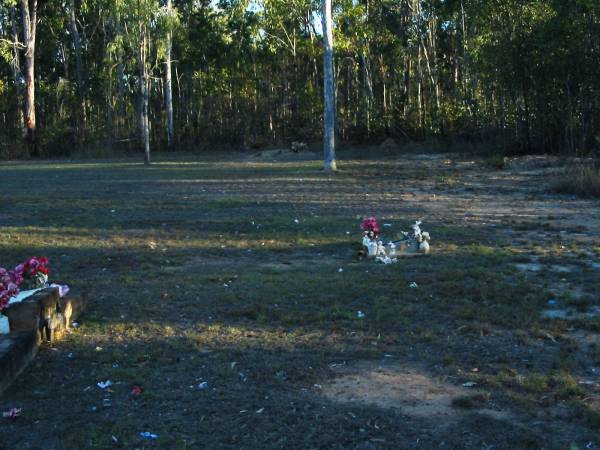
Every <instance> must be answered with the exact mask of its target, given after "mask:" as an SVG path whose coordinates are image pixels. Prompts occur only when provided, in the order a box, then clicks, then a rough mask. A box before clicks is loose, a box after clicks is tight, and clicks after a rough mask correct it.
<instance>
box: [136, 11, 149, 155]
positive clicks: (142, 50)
mask: <svg viewBox="0 0 600 450" xmlns="http://www.w3.org/2000/svg"><path fill="white" fill-rule="evenodd" d="M139 33H140V35H139V43H138V69H139V95H140V99H139V104H140V117H139V120H140V139H141V142H142V145H143V147H144V164H150V122H149V119H148V68H147V66H146V52H147V36H146V33H147V29H146V24H145V23H141V22H140V23H139Z"/></svg>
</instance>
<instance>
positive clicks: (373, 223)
mask: <svg viewBox="0 0 600 450" xmlns="http://www.w3.org/2000/svg"><path fill="white" fill-rule="evenodd" d="M360 228H361V229H363V230H366V231H368V232H371V233H373V235H374V236H377V235H378V234H379V231H380V229H379V224H378V223H377V219H376V218H375V217H365V218H364V219H363V221H362V223H361V224H360Z"/></svg>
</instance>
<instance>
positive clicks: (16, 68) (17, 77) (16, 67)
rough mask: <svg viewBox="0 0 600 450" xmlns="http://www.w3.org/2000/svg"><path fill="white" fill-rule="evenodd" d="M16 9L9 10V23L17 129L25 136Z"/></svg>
mask: <svg viewBox="0 0 600 450" xmlns="http://www.w3.org/2000/svg"><path fill="white" fill-rule="evenodd" d="M15 9H16V8H10V21H11V24H12V33H13V61H12V69H13V78H14V81H15V92H16V96H17V121H18V127H19V129H20V130H22V131H21V132H22V134H23V136H25V118H24V116H23V84H22V83H23V73H22V72H21V64H20V57H19V32H18V31H17V17H16V14H15V13H16V10H15Z"/></svg>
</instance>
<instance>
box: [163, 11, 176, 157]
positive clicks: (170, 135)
mask: <svg viewBox="0 0 600 450" xmlns="http://www.w3.org/2000/svg"><path fill="white" fill-rule="evenodd" d="M167 8H168V9H169V12H171V8H172V3H171V0H167ZM172 48H173V35H172V33H171V31H169V32H168V33H167V51H166V58H165V103H166V109H167V146H168V147H169V148H171V147H173V140H174V137H175V127H174V125H173V90H172V87H171V85H172V84H171V51H172Z"/></svg>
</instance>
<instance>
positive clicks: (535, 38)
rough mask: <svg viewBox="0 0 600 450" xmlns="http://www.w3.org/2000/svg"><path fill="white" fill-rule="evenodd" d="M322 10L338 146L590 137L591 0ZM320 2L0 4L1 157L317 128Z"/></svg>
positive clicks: (598, 49) (593, 97)
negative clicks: (330, 51) (327, 21)
mask: <svg viewBox="0 0 600 450" xmlns="http://www.w3.org/2000/svg"><path fill="white" fill-rule="evenodd" d="M333 7H334V11H333V18H334V49H335V59H334V74H335V94H336V114H337V118H336V127H337V138H338V140H339V142H342V143H348V144H361V145H363V144H375V143H380V142H382V141H383V140H385V139H387V138H393V139H395V140H396V141H397V142H407V141H415V140H421V141H422V140H429V139H435V140H437V141H438V142H448V141H454V142H464V143H473V144H475V145H479V144H482V145H483V146H485V147H486V148H488V149H490V150H491V151H494V152H500V153H503V154H518V153H530V152H552V153H558V152H561V153H564V154H569V155H577V156H579V155H589V154H591V153H594V152H597V151H598V150H599V149H600V77H599V76H598V69H599V68H600V20H599V19H600V3H599V2H597V1H595V0H569V1H564V0H358V1H357V0H339V1H335V2H334V4H333ZM320 8H321V5H320V2H318V1H312V0H285V1H284V0H256V1H249V0H220V1H214V0H213V1H211V0H161V1H157V0H63V1H44V0H1V1H0V39H1V40H0V157H4V158H19V157H27V156H36V155H39V156H51V157H53V156H64V155H70V154H73V153H75V151H76V150H78V149H79V150H81V149H84V148H85V149H90V148H96V149H103V150H104V149H114V150H117V151H131V152H133V151H138V150H139V149H140V148H141V147H142V142H143V140H144V139H143V133H144V128H145V129H146V130H147V132H148V133H149V141H150V142H151V143H152V146H153V148H160V149H166V148H175V149H178V150H185V149H198V148H208V147H215V146H223V147H231V148H257V147H262V146H269V145H288V144H289V142H291V141H294V140H301V141H306V142H316V141H319V140H320V139H321V136H322V129H323V64H322V58H323V42H322V41H323V39H322V37H323V36H322V29H321V22H320V20H321V19H320V15H321V13H320ZM26 16H27V17H26ZM32 19H33V20H32ZM36 25H37V28H36ZM32 32H33V36H32ZM32 39H33V40H34V42H33V44H34V47H33V49H32V47H31V43H32V42H31V40H32ZM32 66H33V67H32ZM31 85H35V97H34V100H33V103H34V113H35V115H34V117H33V123H32V120H31V119H32V117H31V111H30V110H28V101H30V100H31V99H30V98H29V96H28V90H29V88H30V86H31ZM28 99H29V100H28ZM144 123H145V124H146V127H144ZM32 127H33V129H32Z"/></svg>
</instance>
